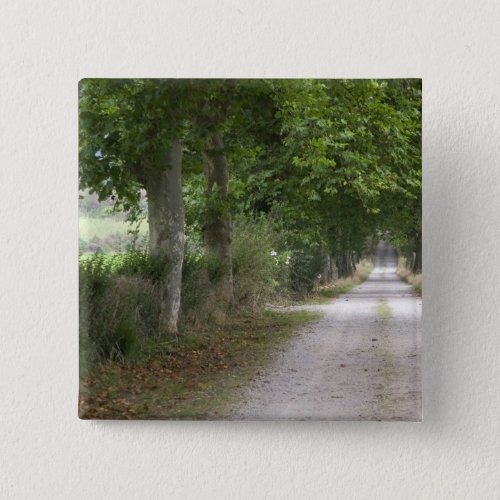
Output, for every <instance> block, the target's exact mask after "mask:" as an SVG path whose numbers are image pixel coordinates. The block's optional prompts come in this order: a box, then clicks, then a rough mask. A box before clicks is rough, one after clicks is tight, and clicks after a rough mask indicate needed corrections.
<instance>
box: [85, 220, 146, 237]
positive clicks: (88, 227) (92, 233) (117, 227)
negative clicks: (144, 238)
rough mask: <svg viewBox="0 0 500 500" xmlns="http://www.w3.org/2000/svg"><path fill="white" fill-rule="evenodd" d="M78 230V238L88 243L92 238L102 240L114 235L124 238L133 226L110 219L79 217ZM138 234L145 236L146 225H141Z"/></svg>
mask: <svg viewBox="0 0 500 500" xmlns="http://www.w3.org/2000/svg"><path fill="white" fill-rule="evenodd" d="M78 228H79V235H80V238H81V239H82V240H85V241H90V240H91V239H92V238H101V239H102V238H106V237H107V236H111V235H115V234H119V235H122V236H126V235H127V234H128V231H129V230H131V229H134V228H135V226H134V225H130V224H128V223H127V222H124V221H120V220H118V219H114V218H112V217H107V218H93V217H80V218H79V220H78ZM139 232H140V234H141V235H146V234H147V224H146V223H145V222H143V223H142V224H141V226H140V230H139Z"/></svg>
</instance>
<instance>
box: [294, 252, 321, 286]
mask: <svg viewBox="0 0 500 500" xmlns="http://www.w3.org/2000/svg"><path fill="white" fill-rule="evenodd" d="M321 269H322V262H321V256H320V255H319V252H313V251H305V250H295V251H294V252H293V253H292V255H291V258H290V289H291V290H292V292H294V293H295V294H296V295H299V296H303V295H308V294H310V293H311V292H312V291H313V289H314V286H315V284H316V280H317V276H318V274H319V273H320V272H321Z"/></svg>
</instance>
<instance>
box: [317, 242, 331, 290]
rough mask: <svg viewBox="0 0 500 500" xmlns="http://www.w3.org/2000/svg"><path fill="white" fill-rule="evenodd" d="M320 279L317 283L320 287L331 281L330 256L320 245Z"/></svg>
mask: <svg viewBox="0 0 500 500" xmlns="http://www.w3.org/2000/svg"><path fill="white" fill-rule="evenodd" d="M320 252H321V255H320V256H321V264H322V265H321V268H322V269H321V277H320V279H319V282H320V284H321V285H326V284H327V283H330V281H331V272H330V271H331V262H330V254H329V253H327V252H326V250H325V247H324V246H323V245H322V246H321V249H320Z"/></svg>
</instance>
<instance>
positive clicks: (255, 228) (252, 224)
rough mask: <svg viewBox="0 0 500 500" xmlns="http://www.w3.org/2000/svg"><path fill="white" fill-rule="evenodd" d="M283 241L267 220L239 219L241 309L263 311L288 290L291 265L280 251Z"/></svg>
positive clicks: (236, 250) (236, 261)
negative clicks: (263, 308)
mask: <svg viewBox="0 0 500 500" xmlns="http://www.w3.org/2000/svg"><path fill="white" fill-rule="evenodd" d="M281 239H282V235H280V234H277V233H276V232H274V231H273V227H272V224H271V222H270V221H269V220H268V219H266V218H265V217H258V218H250V217H245V216H242V215H240V216H239V217H236V218H235V220H234V222H233V242H232V251H233V275H234V276H233V277H234V294H235V300H236V302H237V304H238V305H239V306H240V307H247V308H252V309H255V308H258V307H261V306H262V305H263V304H265V303H266V302H267V301H269V300H271V299H272V298H273V297H274V296H276V295H277V294H278V293H279V292H280V291H281V292H284V291H285V290H286V287H287V282H288V270H287V265H288V261H287V259H286V256H285V258H283V257H284V254H280V253H279V252H278V251H277V249H278V248H279V246H280V244H281V241H280V240H281Z"/></svg>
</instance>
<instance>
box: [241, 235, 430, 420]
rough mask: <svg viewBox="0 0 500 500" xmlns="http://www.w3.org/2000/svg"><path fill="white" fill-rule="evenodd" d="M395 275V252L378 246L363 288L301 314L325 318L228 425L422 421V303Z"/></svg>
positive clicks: (284, 355)
mask: <svg viewBox="0 0 500 500" xmlns="http://www.w3.org/2000/svg"><path fill="white" fill-rule="evenodd" d="M395 271H396V254H395V251H394V249H393V248H392V247H391V246H390V245H389V244H388V243H385V242H381V243H379V245H378V247H377V251H376V256H375V268H374V270H373V272H372V273H371V275H370V277H369V278H368V280H367V281H365V282H364V283H363V284H362V285H359V286H358V287H356V288H354V289H353V290H352V291H351V292H350V293H348V294H345V295H342V296H340V297H339V298H338V299H335V300H332V302H331V303H329V304H326V305H321V306H300V307H299V308H300V309H310V310H320V311H322V312H324V316H323V318H322V319H321V320H319V321H318V322H316V323H314V324H311V325H309V326H308V327H307V328H306V329H305V330H303V331H302V332H301V334H300V335H299V336H297V337H295V338H294V339H292V340H291V341H290V343H289V344H288V345H287V346H285V348H284V350H283V351H282V352H281V353H279V354H278V355H277V357H276V360H275V361H274V362H273V363H272V364H271V365H270V367H269V368H268V369H267V370H265V372H261V374H260V375H258V377H257V378H256V379H255V380H254V381H253V382H252V383H251V385H250V387H249V388H248V389H247V392H246V393H245V395H244V398H243V399H244V401H243V402H242V404H240V405H239V407H238V408H236V409H235V410H234V412H233V413H232V415H231V418H233V419H251V420H283V419H297V420H310V419H325V420H403V421H419V420H421V414H422V401H421V378H420V354H421V352H420V351H421V331H420V318H421V299H420V298H419V297H416V296H415V295H414V294H413V293H412V289H411V287H410V286H409V285H407V284H406V283H404V282H402V281H401V280H400V279H399V278H398V277H397V275H396V272H395ZM295 309H297V308H295Z"/></svg>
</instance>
